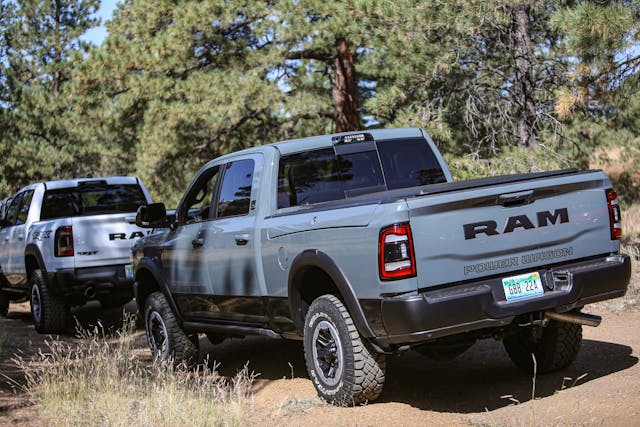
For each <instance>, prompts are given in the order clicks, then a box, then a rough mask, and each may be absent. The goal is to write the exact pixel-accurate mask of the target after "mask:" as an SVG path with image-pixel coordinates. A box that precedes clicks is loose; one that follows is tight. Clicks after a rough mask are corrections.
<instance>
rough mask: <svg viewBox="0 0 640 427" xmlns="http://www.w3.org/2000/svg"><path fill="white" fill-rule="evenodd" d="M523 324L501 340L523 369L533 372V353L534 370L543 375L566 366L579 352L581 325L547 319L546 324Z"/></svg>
mask: <svg viewBox="0 0 640 427" xmlns="http://www.w3.org/2000/svg"><path fill="white" fill-rule="evenodd" d="M537 328H540V327H539V326H533V327H526V328H522V329H521V330H519V331H518V332H517V333H516V334H514V335H512V336H509V337H506V338H505V339H504V340H503V344H504V348H505V350H507V354H509V357H510V358H511V360H512V361H513V363H515V365H516V366H517V367H518V368H520V369H521V370H522V371H524V372H526V373H528V374H532V373H533V372H534V364H533V358H532V357H531V355H532V354H533V355H534V356H535V358H536V372H537V373H539V374H544V373H546V372H552V371H556V370H559V369H563V368H566V367H567V366H569V365H570V364H571V363H572V362H573V361H574V360H575V358H576V356H577V355H578V351H579V350H580V345H581V343H582V325H576V324H574V323H567V322H558V321H556V320H551V321H549V324H548V325H547V326H546V327H545V328H542V330H540V329H537Z"/></svg>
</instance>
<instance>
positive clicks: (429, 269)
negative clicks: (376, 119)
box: [132, 129, 631, 404]
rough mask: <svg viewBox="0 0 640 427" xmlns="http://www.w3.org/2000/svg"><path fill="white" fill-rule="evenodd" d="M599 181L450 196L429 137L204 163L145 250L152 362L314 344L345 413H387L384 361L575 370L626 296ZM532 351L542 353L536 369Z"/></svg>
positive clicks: (329, 141)
mask: <svg viewBox="0 0 640 427" xmlns="http://www.w3.org/2000/svg"><path fill="white" fill-rule="evenodd" d="M616 197H617V195H616V193H615V191H613V190H612V188H611V183H610V181H609V179H608V178H607V176H606V175H605V174H604V173H602V172H601V171H578V170H561V171H554V172H544V173H532V174H522V175H511V176H501V177H491V178H485V179H478V180H470V181H464V182H453V180H452V177H451V174H450V172H449V170H448V168H447V166H446V164H445V163H444V161H443V159H442V157H441V155H440V153H439V152H438V151H437V149H436V147H435V145H434V144H433V142H432V141H431V139H430V138H429V136H428V135H427V134H426V132H424V131H423V130H421V129H389V130H371V131H367V132H359V133H346V134H337V135H324V136H317V137H312V138H305V139H299V140H293V141H285V142H280V143H276V144H272V145H265V146H260V147H255V148H251V149H248V150H244V151H241V152H237V153H233V154H229V155H226V156H223V157H220V158H217V159H215V160H212V161H210V162H209V163H207V164H206V165H205V166H204V167H203V168H202V169H201V170H200V172H198V174H197V175H196V177H195V178H194V180H193V182H192V183H191V184H190V186H189V187H188V189H187V191H186V194H185V195H184V197H183V199H182V201H181V202H180V204H179V206H178V208H177V210H176V214H175V217H171V218H168V217H167V215H166V210H165V207H164V205H162V204H150V205H146V206H143V207H141V208H140V209H139V210H138V215H137V220H136V222H137V224H138V225H139V226H142V227H149V228H160V229H161V230H159V231H157V232H156V233H153V234H151V235H150V236H147V237H144V238H142V239H139V240H138V241H137V242H136V243H135V244H134V246H133V248H132V251H133V253H132V258H133V264H134V270H135V284H134V289H135V293H136V300H137V303H138V307H139V310H140V312H141V313H142V314H143V317H144V321H145V325H146V331H147V338H148V342H149V346H150V348H151V350H152V352H153V353H154V354H156V355H157V356H159V357H161V358H163V359H172V360H174V362H176V363H178V362H186V363H187V364H193V363H195V362H196V361H197V360H198V351H199V349H198V343H199V341H198V333H204V334H206V336H207V337H208V338H209V339H210V340H211V341H212V342H213V343H218V342H220V341H222V340H223V339H224V338H225V337H242V336H246V335H266V336H269V337H277V338H287V339H298V340H302V341H303V342H304V352H305V359H306V363H307V368H308V372H309V377H310V378H311V380H312V381H313V384H314V385H315V387H316V390H317V392H318V394H319V395H320V396H321V397H322V398H324V399H325V400H327V401H329V402H331V403H334V404H358V403H362V402H366V401H372V400H374V399H376V398H377V397H378V396H379V394H380V392H381V391H382V387H383V383H384V380H385V360H386V357H387V355H389V354H394V353H398V352H403V351H406V350H409V349H414V350H417V351H419V352H420V353H422V354H424V355H426V356H429V357H432V358H435V359H441V360H442V359H451V358H453V357H455V356H457V355H459V354H461V353H462V352H464V351H465V350H466V349H468V348H469V347H470V346H471V345H472V344H473V343H474V342H475V341H477V340H478V339H482V338H497V339H502V341H503V343H504V346H505V348H506V350H507V352H508V354H509V356H510V357H511V359H512V360H513V362H514V363H515V364H516V365H517V366H518V367H520V368H521V369H523V370H525V371H532V370H533V369H534V364H535V366H536V368H537V372H538V373H543V372H547V371H551V370H556V369H561V368H564V367H566V366H567V365H569V364H570V363H571V362H572V361H573V360H574V358H575V357H576V354H577V352H578V350H579V348H580V343H581V339H582V325H591V326H597V325H598V324H599V322H600V318H599V317H598V316H593V315H589V314H586V313H582V311H581V310H582V308H583V306H585V305H586V304H589V303H593V302H596V301H601V300H606V299H609V298H615V297H620V296H622V295H624V294H625V292H626V289H627V285H628V282H629V278H630V271H631V265H630V260H629V257H628V256H626V255H622V254H619V252H618V251H619V246H620V245H619V240H618V239H619V237H620V233H621V229H620V210H619V207H618V204H617V200H616ZM532 355H534V356H535V363H534V361H533V357H532Z"/></svg>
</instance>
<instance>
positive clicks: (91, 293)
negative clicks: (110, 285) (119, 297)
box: [84, 286, 96, 299]
mask: <svg viewBox="0 0 640 427" xmlns="http://www.w3.org/2000/svg"><path fill="white" fill-rule="evenodd" d="M84 296H85V297H86V298H88V299H93V298H95V297H96V288H94V287H93V286H89V287H88V288H87V289H85V290H84Z"/></svg>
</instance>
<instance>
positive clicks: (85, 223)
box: [0, 177, 151, 333]
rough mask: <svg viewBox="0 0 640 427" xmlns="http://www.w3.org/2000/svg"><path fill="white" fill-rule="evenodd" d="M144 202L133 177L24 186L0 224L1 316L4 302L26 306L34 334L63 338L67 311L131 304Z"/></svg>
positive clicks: (146, 196) (144, 193)
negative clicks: (90, 304) (138, 215)
mask: <svg viewBox="0 0 640 427" xmlns="http://www.w3.org/2000/svg"><path fill="white" fill-rule="evenodd" d="M150 202H151V196H150V195H149V192H148V191H147V189H146V188H145V187H144V185H143V184H142V182H140V180H139V179H138V178H136V177H109V178H85V179H74V180H64V181H50V182H40V183H36V184H31V185H28V186H26V187H24V188H22V189H21V190H20V191H18V193H17V194H15V195H14V196H13V197H12V198H11V202H10V204H9V205H8V207H7V208H6V210H5V215H4V217H3V218H2V219H1V220H0V227H1V228H0V316H2V315H5V316H6V315H7V313H8V309H9V302H10V301H24V300H26V299H29V300H30V302H31V312H32V314H33V322H34V325H35V327H36V330H37V331H38V332H40V333H56V332H62V331H64V330H65V328H66V323H67V318H68V315H69V308H70V307H73V306H78V305H82V304H84V303H86V302H87V301H88V300H93V299H97V300H99V301H100V302H101V303H102V305H103V306H116V305H122V304H125V303H126V302H127V301H129V300H131V299H132V298H133V288H132V285H133V275H132V270H131V265H130V262H131V261H130V254H131V250H130V248H131V245H132V243H133V241H134V240H135V239H136V238H138V237H142V236H143V235H145V234H147V232H146V231H145V230H143V229H141V228H139V227H137V226H136V225H135V212H136V210H137V209H138V206H140V205H144V204H147V203H150Z"/></svg>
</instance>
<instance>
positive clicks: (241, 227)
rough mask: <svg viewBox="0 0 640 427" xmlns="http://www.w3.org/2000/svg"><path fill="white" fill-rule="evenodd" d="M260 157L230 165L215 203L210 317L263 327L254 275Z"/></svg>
mask: <svg viewBox="0 0 640 427" xmlns="http://www.w3.org/2000/svg"><path fill="white" fill-rule="evenodd" d="M261 168H262V156H261V155H252V156H245V157H241V158H238V159H237V160H236V159H234V160H233V161H231V162H229V163H227V164H226V165H225V168H224V174H223V176H222V181H221V184H220V189H219V191H218V194H217V197H216V200H215V202H214V212H213V214H214V219H213V221H212V223H211V225H212V229H211V235H210V236H209V238H208V241H207V243H206V250H205V252H206V259H207V267H208V270H209V281H210V283H211V284H212V287H213V291H214V296H212V297H211V298H212V300H213V301H212V302H214V304H212V307H215V309H214V311H213V312H212V313H211V316H212V317H214V318H216V319H218V320H232V321H236V322H243V323H257V324H262V323H264V322H265V310H264V307H263V305H262V300H261V293H260V289H259V286H258V281H257V276H256V271H255V254H254V248H255V245H257V244H259V242H256V241H255V239H254V230H255V221H256V211H255V206H256V196H257V187H258V178H257V177H256V176H255V175H256V171H259V170H261Z"/></svg>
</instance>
